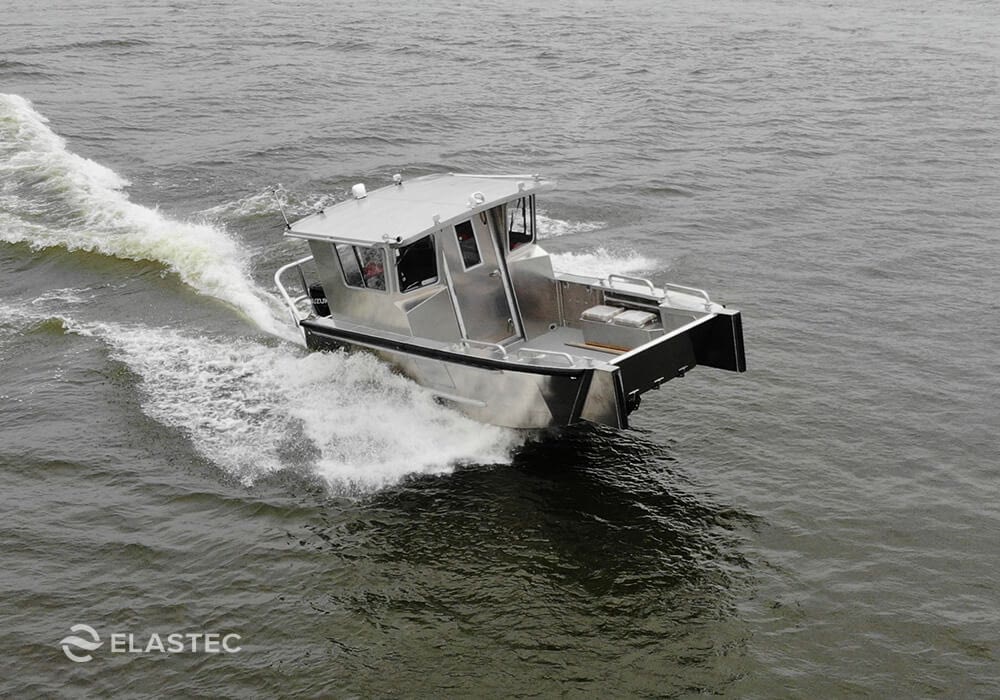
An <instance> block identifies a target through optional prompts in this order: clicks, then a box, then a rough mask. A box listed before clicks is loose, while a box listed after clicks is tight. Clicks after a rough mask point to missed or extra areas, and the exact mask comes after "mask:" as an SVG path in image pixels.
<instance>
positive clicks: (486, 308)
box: [445, 212, 519, 343]
mask: <svg viewBox="0 0 1000 700" xmlns="http://www.w3.org/2000/svg"><path fill="white" fill-rule="evenodd" d="M494 213H495V212H482V213H481V214H476V215H475V216H473V217H472V218H471V219H469V220H467V221H461V222H459V223H458V224H456V225H455V226H454V227H452V229H451V231H450V232H448V231H446V232H445V237H446V238H448V239H449V240H448V244H447V245H446V246H445V254H446V259H447V263H448V273H449V276H450V277H451V285H452V289H453V293H454V295H455V303H456V305H457V307H458V315H459V321H460V324H461V326H462V328H463V329H464V332H465V337H466V338H468V339H470V340H480V341H483V342H487V343H502V342H503V341H505V340H507V339H508V338H510V337H511V336H515V335H518V334H519V330H518V329H519V324H518V323H517V321H516V320H515V319H516V315H515V313H514V307H513V304H511V300H510V296H509V294H508V290H507V274H506V270H505V269H503V267H502V261H501V260H500V250H499V248H498V247H497V243H496V241H497V236H496V231H495V228H496V222H495V221H494V216H493V214H494Z"/></svg>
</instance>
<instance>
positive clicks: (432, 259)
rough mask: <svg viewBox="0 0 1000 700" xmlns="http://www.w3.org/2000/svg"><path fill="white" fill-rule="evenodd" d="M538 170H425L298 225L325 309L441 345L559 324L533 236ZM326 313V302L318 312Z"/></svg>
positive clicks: (359, 189) (493, 339)
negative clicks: (464, 172) (517, 172)
mask: <svg viewBox="0 0 1000 700" xmlns="http://www.w3.org/2000/svg"><path fill="white" fill-rule="evenodd" d="M552 187H553V184H552V183H550V182H547V181H545V180H543V179H541V178H540V177H537V176H515V177H508V176H475V175H458V174H443V175H431V176H428V177H422V178H418V179H415V180H412V181H409V182H404V181H403V180H402V179H401V178H398V177H397V179H396V182H395V184H394V185H390V186H389V187H385V188H382V189H379V190H376V191H373V192H371V193H368V192H366V191H365V190H364V187H363V186H356V187H355V188H354V197H353V198H352V199H350V200H347V201H344V202H341V203H339V204H337V205H334V206H332V207H329V208H327V209H324V210H323V211H320V212H317V213H316V214H313V215H311V216H308V217H306V218H304V219H301V220H299V221H297V222H295V223H294V224H293V225H292V226H291V227H290V228H289V230H288V231H287V235H289V236H292V237H296V238H302V239H305V240H306V241H308V243H309V247H310V249H311V252H312V257H313V260H314V261H315V264H316V275H317V277H318V279H319V282H320V284H321V285H322V289H323V292H324V296H325V300H326V305H327V308H328V311H327V314H328V315H330V316H332V317H334V318H338V317H339V318H345V319H350V320H351V321H353V322H355V323H360V324H363V325H365V326H369V327H371V328H375V329H381V330H385V331H391V332H395V333H401V334H405V335H412V336H415V337H419V338H428V339H433V340H439V341H457V340H461V339H467V340H471V341H479V342H483V343H490V344H493V343H496V344H501V345H503V344H508V343H510V342H513V341H514V340H516V339H519V338H526V337H531V336H532V335H538V334H540V333H543V332H545V331H547V330H549V329H550V326H553V324H558V322H559V318H558V309H556V308H555V304H553V303H551V301H550V300H551V299H554V296H555V295H554V292H553V285H554V284H555V281H554V273H553V270H552V264H551V262H550V260H549V256H548V254H547V253H546V252H545V251H544V250H542V249H541V248H540V247H539V246H538V245H537V244H536V236H537V228H536V217H535V193H536V192H539V191H542V190H547V189H551V188H552ZM324 310H325V309H324Z"/></svg>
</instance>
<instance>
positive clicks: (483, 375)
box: [302, 322, 628, 429]
mask: <svg viewBox="0 0 1000 700" xmlns="http://www.w3.org/2000/svg"><path fill="white" fill-rule="evenodd" d="M302 327H303V330H304V331H305V338H306V345H307V346H308V347H309V348H310V349H312V350H346V351H358V350H362V351H366V352H371V353H374V354H375V355H376V356H378V357H379V358H380V359H382V360H384V361H385V362H387V363H389V364H391V365H393V366H394V367H396V368H397V369H398V370H399V371H400V372H402V373H403V374H404V375H406V376H407V377H409V378H410V379H412V380H413V381H415V382H416V383H418V384H420V385H421V386H424V387H426V388H427V389H429V390H430V391H431V392H432V393H433V394H434V395H435V396H437V397H438V398H439V400H441V401H442V402H443V403H445V404H447V405H449V406H452V407H454V408H455V409H457V410H459V411H460V412H462V413H464V414H465V415H467V416H469V417H470V418H473V419H474V420H477V421H480V422H483V423H492V424H494V425H501V426H505V427H510V428H524V429H544V428H555V427H560V426H566V425H571V424H573V423H578V422H580V421H582V420H588V421H591V422H595V423H604V424H607V425H612V426H614V427H616V428H625V427H627V426H628V420H627V410H626V406H625V397H624V393H623V391H622V388H621V383H620V381H616V380H617V378H618V375H619V372H618V371H617V370H616V369H615V368H610V369H606V370H602V369H600V368H573V369H570V368H553V367H537V366H525V365H523V364H521V365H517V366H512V365H513V363H506V362H503V361H499V360H495V359H492V358H485V357H473V356H469V355H467V354H464V353H448V352H444V351H432V350H429V349H427V348H423V347H420V346H405V345H402V344H400V343H384V344H383V343H381V342H380V341H379V339H377V338H371V337H369V338H359V337H357V336H356V335H355V334H352V333H349V332H343V331H338V330H337V329H332V328H328V327H325V326H319V325H312V324H309V323H308V322H304V323H303V324H302Z"/></svg>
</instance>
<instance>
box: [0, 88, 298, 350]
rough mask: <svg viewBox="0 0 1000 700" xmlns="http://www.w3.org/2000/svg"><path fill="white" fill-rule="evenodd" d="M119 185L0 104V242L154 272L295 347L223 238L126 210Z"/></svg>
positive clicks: (25, 110)
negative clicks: (155, 267) (165, 273)
mask: <svg viewBox="0 0 1000 700" xmlns="http://www.w3.org/2000/svg"><path fill="white" fill-rule="evenodd" d="M128 185H129V183H128V181H127V180H125V179H124V178H122V177H120V176H119V175H118V174H116V173H115V172H114V171H113V170H111V169H110V168H107V167H105V166H103V165H101V164H99V163H95V162H94V161H92V160H88V159H87V158H83V157H81V156H79V155H76V154H75V153H72V152H71V151H70V150H68V149H67V148H66V143H65V141H64V140H63V139H62V138H61V137H59V136H58V135H57V134H56V133H55V132H53V131H52V130H51V129H50V128H49V126H48V123H47V120H46V119H45V117H43V116H42V115H41V114H39V113H38V112H36V111H35V110H34V109H33V108H32V106H31V104H30V103H29V102H28V101H27V100H26V99H24V98H23V97H20V96H18V95H5V94H0V241H4V242H7V243H25V244H27V245H30V246H31V247H32V248H36V249H42V248H49V247H53V246H61V247H63V248H65V249H67V250H70V251H77V250H80V251H88V252H95V253H100V254H102V255H107V256H111V257H116V258H123V259H128V260H150V261H154V262H159V263H162V264H163V265H165V266H166V267H167V269H169V270H170V271H171V272H174V273H176V274H177V275H178V277H180V278H181V280H183V281H184V282H185V283H186V284H188V285H189V286H191V287H193V288H194V289H196V290H198V291H199V292H201V293H202V294H206V295H208V296H212V297H215V298H217V299H220V300H222V301H224V302H226V303H228V304H230V305H232V306H234V307H236V308H237V309H239V310H240V311H242V312H243V313H245V314H246V315H247V316H248V317H249V318H250V319H251V320H252V321H253V322H254V323H256V324H257V325H258V326H259V327H260V328H261V329H262V330H264V331H266V332H269V333H272V334H274V335H277V336H279V337H282V338H286V339H297V335H296V334H294V333H293V332H292V330H291V329H290V328H289V327H288V325H287V323H286V322H285V321H284V314H283V312H282V310H281V309H280V307H279V306H278V303H277V301H276V300H275V299H274V298H273V297H271V296H270V295H268V294H267V293H266V292H264V290H262V289H260V288H259V287H257V286H256V285H255V284H254V283H253V282H252V281H251V278H250V276H249V275H248V274H247V270H246V266H247V255H246V254H245V252H244V251H243V250H242V249H241V248H240V246H239V245H238V244H237V243H236V241H234V240H233V239H232V238H230V237H229V236H228V235H227V234H226V233H225V231H224V230H222V229H221V228H219V227H216V226H212V225H209V224H197V223H188V222H182V221H175V220H172V219H170V218H168V217H166V216H164V215H163V214H161V213H159V212H158V211H157V210H156V209H150V208H148V207H144V206H142V205H139V204H136V203H134V202H131V201H130V200H129V198H128V194H127V193H126V192H125V189H126V188H127V187H128Z"/></svg>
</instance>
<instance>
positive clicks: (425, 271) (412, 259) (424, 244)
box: [396, 236, 438, 292]
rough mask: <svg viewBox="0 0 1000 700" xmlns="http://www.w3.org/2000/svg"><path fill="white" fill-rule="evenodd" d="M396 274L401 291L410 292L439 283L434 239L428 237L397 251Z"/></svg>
mask: <svg viewBox="0 0 1000 700" xmlns="http://www.w3.org/2000/svg"><path fill="white" fill-rule="evenodd" d="M396 273H397V274H398V276H399V290H400V291H401V292H409V291H411V290H413V289H419V288H420V287H426V286H427V285H429V284H434V283H435V282H437V281H438V272H437V255H436V254H435V252H434V237H433V236H426V237H424V238H421V239H420V240H419V241H417V242H416V243H411V244H410V245H404V246H401V247H399V248H397V249H396Z"/></svg>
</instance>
